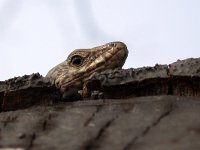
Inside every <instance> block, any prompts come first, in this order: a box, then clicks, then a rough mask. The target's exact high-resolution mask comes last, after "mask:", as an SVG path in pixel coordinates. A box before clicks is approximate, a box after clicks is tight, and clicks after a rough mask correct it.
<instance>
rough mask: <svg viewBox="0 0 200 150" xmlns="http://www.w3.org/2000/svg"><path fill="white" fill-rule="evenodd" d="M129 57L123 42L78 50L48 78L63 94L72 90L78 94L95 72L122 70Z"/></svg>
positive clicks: (54, 68)
mask: <svg viewBox="0 0 200 150" xmlns="http://www.w3.org/2000/svg"><path fill="white" fill-rule="evenodd" d="M127 56H128V49H127V47H126V45H125V44H124V43H122V42H110V43H107V44H104V45H102V46H98V47H94V48H90V49H76V50H74V51H73V52H72V53H71V54H70V55H69V56H68V57H67V59H66V60H65V61H64V62H62V63H60V64H58V65H57V66H55V67H53V68H52V69H51V70H50V71H49V72H48V73H47V75H46V78H49V79H50V81H51V82H52V83H53V84H55V85H56V87H57V88H59V89H60V91H61V93H65V92H67V91H70V89H73V90H71V91H73V92H77V91H78V90H81V89H82V88H83V85H84V82H85V81H86V80H87V78H88V77H89V76H90V75H92V74H93V73H94V72H102V71H105V70H108V69H116V68H122V66H123V64H124V63H125V60H126V58H127ZM74 89H75V90H74ZM68 93H69V92H68Z"/></svg>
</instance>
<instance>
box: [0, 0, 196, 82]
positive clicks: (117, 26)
mask: <svg viewBox="0 0 200 150" xmlns="http://www.w3.org/2000/svg"><path fill="white" fill-rule="evenodd" d="M111 41H123V42H124V43H126V44H127V46H128V49H129V56H128V59H127V61H126V64H125V65H124V68H130V67H133V68H136V67H143V66H153V65H154V64H156V63H159V64H168V63H171V62H174V61H176V60H177V59H185V58H189V57H199V56H200V1H199V0H123V1H122V0H84V1H83V0H0V80H6V79H8V78H11V77H14V76H22V75H24V74H31V73H36V72H39V73H40V74H42V75H45V74H46V73H47V72H48V70H49V69H51V68H52V67H53V66H55V65H57V64H58V63H60V62H62V61H64V60H65V59H66V57H67V56H68V54H69V53H70V52H71V51H73V50H74V49H76V48H91V47H94V46H98V45H101V44H105V43H107V42H111Z"/></svg>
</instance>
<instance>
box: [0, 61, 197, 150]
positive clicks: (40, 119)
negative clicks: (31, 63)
mask: <svg viewBox="0 0 200 150" xmlns="http://www.w3.org/2000/svg"><path fill="white" fill-rule="evenodd" d="M85 86H86V87H85V89H84V90H83V92H85V93H86V96H87V98H88V99H92V98H96V97H95V96H94V91H101V92H102V93H103V95H104V96H103V97H104V98H103V99H100V100H84V101H76V102H62V101H61V95H60V93H59V90H57V89H56V88H55V86H54V85H51V84H50V83H49V81H48V80H46V79H45V78H43V77H42V76H40V75H39V74H32V75H29V76H27V75H26V76H23V77H17V78H13V79H9V80H7V81H4V82H0V103H1V113H0V139H1V140H0V147H1V148H0V149H6V148H11V149H12V148H13V149H14V148H18V149H20V150H30V149H33V150H34V149H35V150H43V149H48V150H54V149H63V150H65V149H72V150H92V149H102V150H107V149H116V150H118V149H119V150H131V149H134V150H137V149H138V150H140V149H141V150H145V149H153V150H160V149H164V150H165V149H166V150H168V149H171V150H173V149H174V150H177V149H183V150H184V149H185V150H188V149H193V150H195V149H200V143H199V138H200V119H199V115H200V101H199V100H200V99H199V95H200V59H199V58H198V59H187V60H183V61H177V62H175V63H172V64H170V65H156V66H155V67H144V68H138V69H126V70H114V71H105V72H102V73H98V74H94V75H93V76H91V78H90V79H89V80H88V81H87V83H86V85H85ZM97 97H98V96H97ZM108 98H109V99H108ZM22 108H23V109H22ZM11 110H14V111H11Z"/></svg>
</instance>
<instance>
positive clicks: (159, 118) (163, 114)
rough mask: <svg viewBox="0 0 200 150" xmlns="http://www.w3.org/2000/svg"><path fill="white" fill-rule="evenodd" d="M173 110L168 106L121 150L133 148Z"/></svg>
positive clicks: (172, 106) (171, 106) (172, 107)
mask: <svg viewBox="0 0 200 150" xmlns="http://www.w3.org/2000/svg"><path fill="white" fill-rule="evenodd" d="M173 110H174V104H173V103H171V104H170V105H169V108H168V109H167V110H166V111H165V112H164V113H162V114H161V115H160V116H159V117H158V118H157V119H156V120H155V121H154V122H153V123H152V124H151V125H149V126H147V127H146V128H145V129H144V130H143V131H142V132H141V134H139V135H138V136H135V137H134V138H133V139H132V140H131V141H130V142H129V143H128V144H127V145H126V146H125V147H124V148H123V150H130V149H132V148H133V146H134V145H135V144H136V142H137V141H138V140H139V139H141V138H143V137H145V136H146V135H147V134H148V133H149V131H150V130H151V129H152V128H154V127H155V126H157V125H158V124H159V123H160V122H161V120H162V119H164V118H165V117H167V116H169V115H170V114H171V112H172V111H173Z"/></svg>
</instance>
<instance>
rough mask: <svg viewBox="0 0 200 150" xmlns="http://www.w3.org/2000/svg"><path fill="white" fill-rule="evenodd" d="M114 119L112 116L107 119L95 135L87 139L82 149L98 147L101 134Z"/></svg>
mask: <svg viewBox="0 0 200 150" xmlns="http://www.w3.org/2000/svg"><path fill="white" fill-rule="evenodd" d="M114 120H115V118H112V119H110V120H108V121H107V122H106V123H105V124H104V125H103V126H102V127H101V128H100V129H99V131H98V133H97V135H96V136H95V137H94V138H93V139H91V140H89V141H88V142H87V144H85V145H84V148H83V149H84V150H92V149H95V148H97V147H99V141H100V140H101V137H102V135H103V134H104V132H105V131H106V130H107V129H108V128H109V127H110V125H111V124H112V123H113V121H114Z"/></svg>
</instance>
